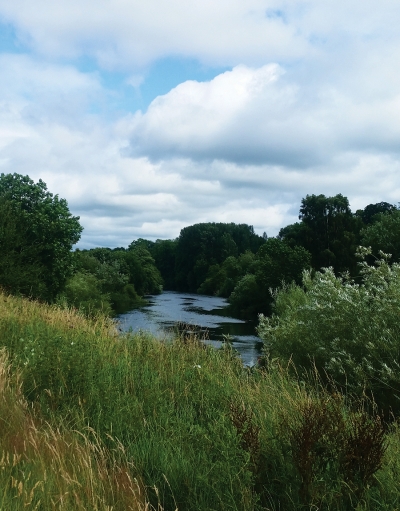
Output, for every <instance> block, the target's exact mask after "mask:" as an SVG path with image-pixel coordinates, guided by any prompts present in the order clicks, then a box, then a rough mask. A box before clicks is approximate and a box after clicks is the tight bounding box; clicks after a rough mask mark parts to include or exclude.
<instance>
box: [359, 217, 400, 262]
mask: <svg viewBox="0 0 400 511" xmlns="http://www.w3.org/2000/svg"><path fill="white" fill-rule="evenodd" d="M361 243H362V244H363V245H364V246H367V247H371V248H372V253H373V254H374V256H375V257H378V255H379V251H380V250H381V251H383V252H385V253H387V254H391V255H392V261H396V262H397V261H400V211H399V210H398V209H395V210H388V212H386V213H378V214H377V215H375V216H374V222H373V223H370V224H369V225H367V227H365V228H364V229H362V231H361Z"/></svg>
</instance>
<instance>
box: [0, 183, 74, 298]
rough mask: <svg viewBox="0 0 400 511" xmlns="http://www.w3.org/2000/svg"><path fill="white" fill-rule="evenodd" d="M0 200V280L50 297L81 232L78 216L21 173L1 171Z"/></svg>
mask: <svg viewBox="0 0 400 511" xmlns="http://www.w3.org/2000/svg"><path fill="white" fill-rule="evenodd" d="M0 204H1V209H2V212H3V215H2V220H1V232H0V236H1V237H0V248H1V259H2V263H1V265H0V284H2V285H3V286H5V287H6V288H7V289H8V290H9V291H10V292H14V293H24V294H28V295H31V296H34V297H37V298H41V299H45V300H49V301H52V300H53V299H54V298H55V296H56V295H57V294H58V293H59V292H60V291H61V290H62V289H63V287H64V285H65V282H66V280H67V278H68V277H69V276H70V275H71V271H72V268H71V249H72V246H73V245H74V244H75V243H77V242H78V240H79V238H80V235H81V232H82V227H81V225H80V223H79V217H74V216H72V215H71V213H70V211H69V209H68V204H67V202H66V200H65V199H60V198H59V197H58V195H54V196H53V194H51V193H50V192H48V191H47V187H46V184H45V183H44V182H43V181H42V180H39V182H38V183H34V181H32V180H31V179H30V178H29V177H28V176H22V175H20V174H1V175H0ZM16 220H18V226H19V227H18V228H17V229H16ZM18 230H19V231H20V232H18ZM23 275H25V276H26V278H27V280H26V282H25V283H24V282H23V280H24V279H23V277H22V276H23Z"/></svg>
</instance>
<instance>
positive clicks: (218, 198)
mask: <svg viewBox="0 0 400 511" xmlns="http://www.w3.org/2000/svg"><path fill="white" fill-rule="evenodd" d="M0 19H2V20H3V21H8V22H10V23H13V24H14V25H15V27H16V29H17V35H18V37H20V39H21V40H23V41H25V44H26V48H29V49H31V51H32V54H30V55H28V54H19V55H18V54H15V55H11V54H0V70H1V76H2V80H1V81H0V172H19V173H21V174H29V175H30V176H31V177H32V178H34V179H35V180H37V179H39V178H42V179H44V181H45V182H46V183H47V184H48V188H49V189H50V191H52V192H53V193H59V194H60V196H61V197H65V198H66V199H67V200H68V202H69V205H70V208H71V211H72V212H73V213H74V214H78V215H81V219H82V223H83V225H84V227H85V231H84V236H83V245H86V246H88V245H91V244H93V245H103V246H104V245H109V246H120V245H125V246H126V245H127V244H128V243H130V242H131V241H132V240H133V239H134V238H137V237H139V236H141V237H154V238H173V237H176V236H177V235H178V234H179V230H180V229H181V228H182V227H184V226H185V225H190V224H193V223H196V222H199V221H229V222H230V221H234V222H247V223H249V224H252V225H254V226H255V228H256V230H257V232H259V233H260V234H261V233H262V232H263V231H267V233H268V234H269V235H273V234H276V233H277V232H278V230H279V228H280V227H282V226H284V225H286V224H288V223H291V222H294V221H296V219H297V214H298V208H299V204H300V200H301V198H302V197H304V196H305V195H306V194H307V193H324V194H326V195H334V194H336V193H343V194H344V195H347V196H348V197H349V199H350V203H351V205H352V207H353V209H356V208H361V207H364V206H365V205H366V204H368V203H371V202H378V201H381V200H386V201H388V202H392V203H396V202H397V201H398V198H399V196H400V178H399V175H400V174H399V171H400V155H399V150H400V145H399V142H398V141H399V140H400V125H399V122H398V119H399V116H400V93H399V91H400V68H399V66H398V65H397V60H396V59H397V55H399V54H400V53H399V52H400V34H399V33H398V30H397V26H398V24H399V22H400V4H399V3H398V2H397V1H396V2H395V1H394V0H382V1H381V2H380V3H379V6H378V7H377V4H376V2H372V0H366V1H365V2H359V0H346V1H344V0H335V2H334V1H333V0H326V1H324V2H321V1H317V0H303V1H298V0H296V1H295V0H233V1H232V0H230V1H228V0H221V1H220V2H217V3H215V2H211V1H210V0H205V1H204V2H194V1H193V0H189V1H188V0H169V1H168V2H166V0H161V1H160V0H157V1H155V0H149V1H147V2H143V1H141V2H139V1H137V0H129V1H128V0H112V1H110V0H108V1H106V0H99V1H96V2H94V1H93V0H80V1H79V2H78V0H68V2H67V1H66V0H59V1H57V2H50V0H36V1H35V2H34V3H33V2H28V1H27V0H14V1H13V2H10V1H9V0H0ZM165 56H187V57H189V58H190V59H197V60H199V61H200V62H203V63H206V64H217V65H222V66H227V67H230V68H232V69H231V70H230V71H227V72H225V73H222V74H220V75H218V76H216V77H215V78H214V79H213V80H211V81H209V82H203V83H200V82H196V81H186V82H184V83H181V84H180V85H178V86H177V87H175V88H174V89H172V90H171V91H170V92H169V93H168V94H165V95H164V96H160V97H157V98H155V99H154V101H153V102H152V103H151V105H150V107H149V108H148V110H147V111H145V112H136V113H135V112H132V114H131V115H125V114H121V113H118V112H116V110H117V107H115V106H113V105H114V103H113V101H114V100H115V98H113V97H112V94H111V93H110V90H106V89H105V87H104V86H103V85H102V81H101V70H99V71H98V72H96V71H93V72H90V73H88V72H82V71H79V69H78V67H77V65H75V64H76V62H78V60H77V61H76V62H75V61H74V59H75V58H76V59H79V58H80V57H83V58H84V59H86V58H88V60H89V61H90V60H91V59H92V58H94V59H97V61H98V62H99V63H100V65H101V66H103V68H106V69H108V70H115V69H120V70H123V73H122V76H123V78H122V81H123V82H124V83H125V84H126V85H131V86H132V88H133V89H137V91H136V93H138V89H142V88H143V87H145V86H146V81H145V80H144V78H143V77H144V76H145V67H146V66H149V65H151V63H152V62H153V61H154V60H155V59H158V58H162V57H165ZM68 59H70V60H69V64H66V60H68ZM74 63H75V64H74ZM120 76H121V75H120ZM133 89H132V94H134V93H135V91H134V90H133ZM116 102H117V101H115V103H116ZM113 109H114V110H113ZM110 110H111V111H112V112H111V114H110V115H109V113H110Z"/></svg>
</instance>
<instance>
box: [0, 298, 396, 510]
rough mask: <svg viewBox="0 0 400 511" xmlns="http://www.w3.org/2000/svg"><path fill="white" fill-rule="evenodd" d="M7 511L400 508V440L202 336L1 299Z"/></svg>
mask: <svg viewBox="0 0 400 511" xmlns="http://www.w3.org/2000/svg"><path fill="white" fill-rule="evenodd" d="M0 345H1V347H2V349H3V351H2V352H1V353H2V354H1V357H0V392H1V397H0V400H1V405H0V407H1V418H2V420H1V423H0V449H1V453H0V466H1V471H0V485H1V492H0V494H1V495H2V497H0V499H1V498H2V499H3V500H0V503H1V509H7V510H14V509H38V510H39V509H43V510H48V509H96V510H97V509H99V510H100V509H102V510H103V509H104V510H106V509H108V510H111V509H113V510H118V509H121V510H122V509H138V510H142V509H150V506H152V507H154V508H156V509H157V508H159V509H160V508H162V509H164V510H175V509H179V510H181V511H186V510H193V511H199V510H204V511H206V510H243V511H244V510H246V511H247V510H249V511H250V510H258V509H260V510H261V509H270V510H296V509H321V510H322V509H327V510H328V509H332V510H347V509H358V510H375V509H376V510H378V509H379V510H382V509H383V510H385V509H386V510H391V511H392V510H395V509H400V490H399V489H398V487H399V486H400V485H399V474H400V432H399V430H398V429H397V426H396V425H395V424H394V425H391V426H390V427H388V428H386V429H384V428H383V426H382V424H381V422H380V421H379V419H378V418H376V417H371V416H369V415H367V414H366V413H365V412H364V411H363V407H362V404H360V403H350V402H347V401H346V400H345V399H344V398H343V397H342V396H340V395H339V394H335V395H331V394H328V393H327V392H326V391H325V390H324V389H323V387H322V386H321V385H319V384H318V382H316V381H314V383H312V384H305V383H303V382H299V381H296V380H294V379H292V378H290V377H289V376H288V373H287V371H285V370H284V369H282V368H279V367H275V368H271V369H270V370H269V371H268V372H266V371H261V370H254V371H250V370H249V369H246V368H244V367H243V366H242V364H241V362H240V360H239V359H238V358H237V357H236V355H235V354H234V353H233V352H232V351H231V349H230V348H229V347H227V348H225V349H222V350H215V349H213V348H211V347H205V346H204V345H202V343H201V342H199V341H198V340H197V339H195V338H193V337H186V338H183V337H181V338H177V339H176V340H175V341H174V342H172V343H160V342H158V341H156V340H154V339H152V338H151V337H149V336H146V335H136V336H131V337H125V338H121V337H119V336H117V334H116V332H115V330H114V328H113V325H112V323H110V322H109V321H108V320H106V319H101V318H100V319H97V320H92V321H88V320H86V319H84V318H83V317H81V316H79V315H78V314H76V313H74V312H73V311H69V310H61V309H57V308H53V307H50V306H46V305H40V304H37V303H34V302H28V301H26V300H23V299H19V298H14V297H8V296H5V295H0Z"/></svg>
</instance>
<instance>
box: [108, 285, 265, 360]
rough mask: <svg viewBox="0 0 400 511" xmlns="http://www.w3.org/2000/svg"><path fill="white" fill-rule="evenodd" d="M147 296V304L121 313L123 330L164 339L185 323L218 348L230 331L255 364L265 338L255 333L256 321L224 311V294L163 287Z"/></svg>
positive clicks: (242, 353) (234, 342)
mask: <svg viewBox="0 0 400 511" xmlns="http://www.w3.org/2000/svg"><path fill="white" fill-rule="evenodd" d="M146 299H147V300H148V302H149V303H148V305H146V306H144V307H140V308H139V309H134V310H132V311H130V312H127V313H126V314H121V315H120V316H119V317H118V320H119V323H120V328H121V330H122V331H124V332H127V331H129V330H132V331H133V332H137V331H139V330H142V331H148V332H151V333H152V334H153V335H155V336H156V337H159V338H161V339H162V338H166V337H168V336H170V335H171V331H172V330H173V329H174V328H176V325H177V323H182V324H185V325H188V328H190V329H193V330H196V329H197V330H199V329H200V330H201V331H202V332H201V333H204V332H206V336H207V338H208V339H207V340H206V341H204V342H206V343H207V344H211V345H212V346H214V347H216V348H219V347H221V343H222V341H223V338H224V337H223V336H227V335H229V337H230V339H231V341H232V346H233V348H234V349H235V350H237V351H238V352H239V354H240V356H241V358H242V360H243V363H244V364H245V365H248V366H252V365H254V364H255V363H256V361H257V358H258V357H259V356H260V354H261V347H262V341H261V339H260V338H259V337H257V335H256V331H255V324H254V323H252V322H249V321H242V320H241V319H237V318H232V317H228V316H226V315H224V310H223V309H224V307H226V305H227V301H226V300H225V298H219V297H216V296H204V295H195V294H189V293H177V292H174V291H164V292H163V293H161V294H160V295H151V296H147V297H146Z"/></svg>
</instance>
